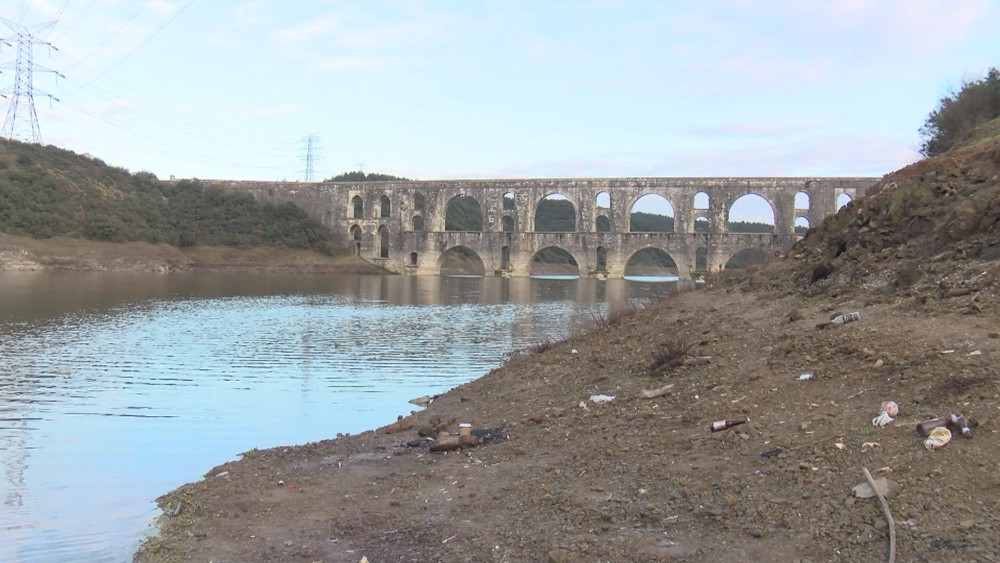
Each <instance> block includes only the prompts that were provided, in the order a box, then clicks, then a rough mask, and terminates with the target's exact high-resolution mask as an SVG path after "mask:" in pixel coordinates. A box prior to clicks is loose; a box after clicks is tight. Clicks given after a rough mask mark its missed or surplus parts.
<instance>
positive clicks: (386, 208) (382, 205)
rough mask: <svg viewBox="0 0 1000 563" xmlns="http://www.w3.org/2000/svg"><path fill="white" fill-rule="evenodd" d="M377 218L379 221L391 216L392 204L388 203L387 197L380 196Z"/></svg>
mask: <svg viewBox="0 0 1000 563" xmlns="http://www.w3.org/2000/svg"><path fill="white" fill-rule="evenodd" d="M378 203H379V205H378V216H379V218H380V219H388V218H389V217H391V216H392V202H391V201H389V196H387V195H385V194H382V197H380V198H379V200H378Z"/></svg>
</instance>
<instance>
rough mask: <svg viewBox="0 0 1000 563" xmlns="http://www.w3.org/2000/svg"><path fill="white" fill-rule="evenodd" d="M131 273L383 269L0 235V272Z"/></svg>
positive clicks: (214, 249) (275, 252) (310, 255)
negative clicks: (68, 271) (101, 271)
mask: <svg viewBox="0 0 1000 563" xmlns="http://www.w3.org/2000/svg"><path fill="white" fill-rule="evenodd" d="M14 270H21V271H24V270H78V271H95V270H104V271H131V272H182V271H183V272H187V271H242V272H272V273H343V274H370V273H384V272H383V271H382V270H381V269H378V268H376V267H374V266H372V265H370V264H368V263H366V262H364V261H362V260H359V259H357V258H355V257H354V256H350V255H340V256H328V255H326V254H320V253H317V252H312V251H308V250H297V249H286V248H270V247H256V248H246V249H240V248H233V247H228V246H192V247H184V248H178V247H175V246H170V245H167V244H149V243H142V242H129V243H109V242H96V241H89V240H82V239H73V238H61V237H56V238H51V239H33V238H28V237H17V236H12V235H6V234H2V233H0V271H14Z"/></svg>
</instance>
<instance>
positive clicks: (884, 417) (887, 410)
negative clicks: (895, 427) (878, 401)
mask: <svg viewBox="0 0 1000 563" xmlns="http://www.w3.org/2000/svg"><path fill="white" fill-rule="evenodd" d="M897 414H899V405H897V404H896V403H895V401H882V412H881V413H880V414H879V415H878V416H876V417H875V418H873V419H872V426H885V425H886V424H889V423H890V422H892V421H893V418H892V417H894V416H896V415H897Z"/></svg>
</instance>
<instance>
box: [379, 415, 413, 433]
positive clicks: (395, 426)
mask: <svg viewBox="0 0 1000 563" xmlns="http://www.w3.org/2000/svg"><path fill="white" fill-rule="evenodd" d="M414 426H416V425H415V424H414V423H413V419H412V418H409V417H407V418H401V419H399V420H397V421H396V422H393V423H392V424H390V425H389V426H387V427H386V429H385V433H386V434H398V433H400V432H405V431H407V430H409V429H411V428H413V427H414Z"/></svg>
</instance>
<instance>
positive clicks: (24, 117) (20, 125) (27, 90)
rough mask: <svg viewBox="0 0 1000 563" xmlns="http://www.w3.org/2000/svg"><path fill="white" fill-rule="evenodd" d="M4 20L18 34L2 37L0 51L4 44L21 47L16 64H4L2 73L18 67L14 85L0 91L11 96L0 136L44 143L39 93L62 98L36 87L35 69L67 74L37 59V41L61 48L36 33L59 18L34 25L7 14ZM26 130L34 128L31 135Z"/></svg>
mask: <svg viewBox="0 0 1000 563" xmlns="http://www.w3.org/2000/svg"><path fill="white" fill-rule="evenodd" d="M0 22H3V24H4V25H6V26H7V27H8V28H10V30H11V31H13V32H14V35H12V36H10V37H0V52H2V49H3V47H13V48H14V49H16V51H17V57H16V59H15V62H14V65H13V67H12V66H11V65H10V64H9V63H8V64H5V65H2V66H0V73H2V72H3V70H6V69H10V68H13V69H14V85H13V87H11V88H10V89H5V90H3V91H2V93H0V96H3V97H4V98H7V100H8V106H7V117H6V118H5V119H4V121H3V128H2V129H0V136H3V137H5V138H7V139H16V138H23V139H24V140H29V141H31V142H32V143H38V144H41V142H42V132H41V129H40V128H39V126H38V113H37V112H35V94H36V93H37V94H40V95H42V96H47V97H48V98H49V99H50V100H55V101H57V102H58V101H59V99H58V98H56V97H55V96H53V95H52V94H48V93H45V92H42V91H40V90H35V85H34V78H33V75H34V72H35V71H36V70H39V71H42V72H51V73H54V74H55V75H56V76H59V77H62V78H66V77H65V76H63V75H62V74H60V73H58V72H56V71H55V70H52V69H51V68H45V67H43V66H39V65H36V64H35V63H34V61H33V54H34V49H35V45H45V46H47V47H49V49H50V50H51V49H55V50H56V51H58V49H56V48H55V47H54V46H52V44H51V43H49V42H48V41H43V40H42V39H39V38H37V37H36V36H35V34H36V33H38V32H40V31H43V30H45V29H47V28H48V27H50V26H52V25H53V24H55V22H49V23H46V24H40V25H36V26H32V27H31V28H28V27H26V26H23V25H21V24H19V23H16V22H13V21H11V20H8V19H7V18H0ZM25 130H30V132H31V133H30V135H24V134H23V131H25Z"/></svg>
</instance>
